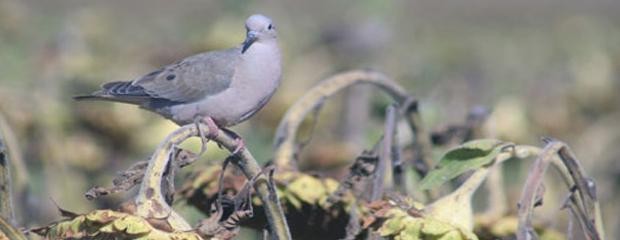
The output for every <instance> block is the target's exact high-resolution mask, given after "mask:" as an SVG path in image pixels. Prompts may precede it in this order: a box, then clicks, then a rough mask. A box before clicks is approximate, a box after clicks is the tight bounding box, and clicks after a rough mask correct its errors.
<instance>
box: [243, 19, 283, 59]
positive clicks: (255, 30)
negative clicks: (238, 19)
mask: <svg viewBox="0 0 620 240" xmlns="http://www.w3.org/2000/svg"><path fill="white" fill-rule="evenodd" d="M245 29H246V31H247V33H246V34H247V35H246V38H245V41H243V49H242V50H241V53H245V51H247V50H248V49H249V48H250V46H252V44H254V43H255V42H263V41H268V40H273V39H276V37H277V33H276V27H275V26H274V25H273V23H272V21H271V19H269V18H268V17H265V16H263V15H260V14H255V15H252V16H250V17H249V18H248V20H246V21H245Z"/></svg>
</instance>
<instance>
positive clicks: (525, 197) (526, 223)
mask: <svg viewBox="0 0 620 240" xmlns="http://www.w3.org/2000/svg"><path fill="white" fill-rule="evenodd" d="M560 148H562V145H561V144H558V143H554V144H548V145H547V146H545V148H544V149H543V150H542V153H541V154H540V155H539V156H538V158H537V159H536V162H535V163H534V165H533V166H532V168H531V169H530V171H529V175H528V178H527V179H526V181H525V185H524V187H523V192H522V194H521V199H519V209H518V215H519V228H518V229H517V239H519V240H526V239H534V238H535V235H536V233H535V232H534V228H533V227H532V213H533V212H534V211H533V209H534V204H535V202H536V192H537V191H538V188H540V187H541V185H542V181H543V177H544V175H545V172H546V171H547V168H548V167H549V164H551V161H552V159H553V157H554V155H555V154H556V153H557V152H558V150H560Z"/></svg>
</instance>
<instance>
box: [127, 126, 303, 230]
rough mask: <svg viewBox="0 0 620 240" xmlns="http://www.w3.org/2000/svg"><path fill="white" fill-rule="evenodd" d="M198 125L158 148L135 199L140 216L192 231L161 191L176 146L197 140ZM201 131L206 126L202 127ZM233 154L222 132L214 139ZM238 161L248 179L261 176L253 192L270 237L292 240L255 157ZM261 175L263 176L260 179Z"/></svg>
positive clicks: (243, 153) (245, 156) (243, 156)
mask: <svg viewBox="0 0 620 240" xmlns="http://www.w3.org/2000/svg"><path fill="white" fill-rule="evenodd" d="M196 126H197V125H196V124H189V125H186V126H183V127H181V128H179V129H178V130H176V131H174V132H173V133H172V134H170V135H169V136H168V137H167V138H166V139H165V140H164V141H163V142H162V143H161V144H160V146H159V147H158V148H157V150H156V151H155V153H154V154H153V156H152V157H151V159H150V160H149V165H148V167H147V170H146V174H145V177H144V179H143V180H142V184H141V186H140V190H139V193H138V196H137V197H136V199H135V202H136V205H137V214H138V215H140V216H143V217H149V218H161V219H167V220H168V223H169V224H170V225H171V226H172V227H173V228H174V229H177V230H190V229H191V227H190V226H189V224H187V222H185V220H184V219H183V218H181V217H180V216H179V215H177V214H176V213H175V212H174V210H172V208H171V207H170V206H169V205H168V204H167V203H166V201H165V200H164V196H163V191H162V180H163V174H164V172H165V170H166V167H167V165H168V162H169V161H170V159H171V158H172V157H173V156H172V154H173V153H174V152H175V151H174V150H175V148H176V146H178V145H179V144H180V143H181V142H183V141H185V140H186V139H188V138H190V137H193V136H197V135H198V134H199V131H198V129H197V127H196ZM199 127H200V128H202V129H207V126H204V125H202V124H200V125H199ZM212 140H213V141H215V142H217V143H218V144H220V145H221V146H223V147H225V148H226V149H227V150H229V151H230V152H232V151H234V149H235V148H236V147H237V142H236V141H235V138H234V137H232V136H229V135H228V134H227V133H226V132H224V131H222V130H219V132H218V134H217V136H216V137H215V138H213V139H212ZM238 157H239V158H238V161H234V162H232V163H233V164H235V165H236V166H237V167H238V168H239V169H240V170H241V171H242V172H243V173H244V175H245V176H246V177H247V178H248V179H253V178H254V177H256V176H258V178H257V179H256V182H255V183H254V188H255V189H256V192H257V193H258V195H259V196H260V198H261V200H262V202H263V204H264V209H265V215H266V216H267V220H268V222H269V226H270V230H271V236H272V238H273V239H291V237H290V233H289V230H288V226H287V223H286V219H285V218H284V213H283V211H282V208H281V206H280V203H279V200H278V197H277V195H276V193H275V191H271V190H270V186H269V184H270V183H269V180H268V179H267V178H266V177H265V176H263V175H262V174H261V172H262V169H261V167H260V166H259V165H258V163H257V162H256V159H254V157H253V156H252V154H251V153H250V152H249V151H248V150H247V148H243V149H241V150H240V151H239V153H238ZM259 175H260V176H259Z"/></svg>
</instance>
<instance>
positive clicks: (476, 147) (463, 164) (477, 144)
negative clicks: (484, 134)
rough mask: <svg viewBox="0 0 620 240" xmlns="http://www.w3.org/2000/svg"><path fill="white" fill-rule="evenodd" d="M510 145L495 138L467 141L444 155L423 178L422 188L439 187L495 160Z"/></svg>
mask: <svg viewBox="0 0 620 240" xmlns="http://www.w3.org/2000/svg"><path fill="white" fill-rule="evenodd" d="M509 145H510V143H505V142H502V141H499V140H495V139H481V140H474V141H469V142H466V143H464V144H462V145H460V146H458V147H456V148H454V149H452V150H450V151H448V152H447V153H446V154H445V155H443V156H442V157H441V160H440V161H439V164H437V166H436V167H435V169H433V170H431V171H430V172H429V173H428V175H426V177H424V179H422V182H421V183H420V188H421V189H422V190H427V189H431V188H435V187H438V186H440V185H442V184H444V183H445V182H447V181H449V180H451V179H453V178H455V177H457V176H459V175H461V174H463V173H464V172H467V171H469V170H473V169H478V168H480V167H482V166H484V165H487V164H489V163H491V162H493V160H494V159H495V157H496V156H497V154H499V153H500V152H501V150H502V148H503V147H505V146H509Z"/></svg>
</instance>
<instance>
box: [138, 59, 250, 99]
mask: <svg viewBox="0 0 620 240" xmlns="http://www.w3.org/2000/svg"><path fill="white" fill-rule="evenodd" d="M240 54H241V50H239V49H237V48H231V49H226V50H221V51H213V52H207V53H201V54H197V55H194V56H190V57H188V58H185V59H183V60H181V61H179V62H177V63H174V64H171V65H168V66H165V67H163V68H161V69H159V70H156V71H154V72H151V73H149V74H147V75H144V76H142V77H140V78H138V79H136V80H134V81H133V82H132V85H134V86H140V87H142V88H144V91H145V92H146V93H147V94H148V95H150V96H151V97H154V98H163V99H168V100H171V101H175V102H192V101H196V100H199V99H202V98H204V97H207V96H210V95H215V94H217V93H219V92H221V91H224V90H226V89H227V88H228V87H229V86H230V83H231V81H232V78H233V77H234V74H235V68H236V66H237V63H238V61H239V58H240Z"/></svg>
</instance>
